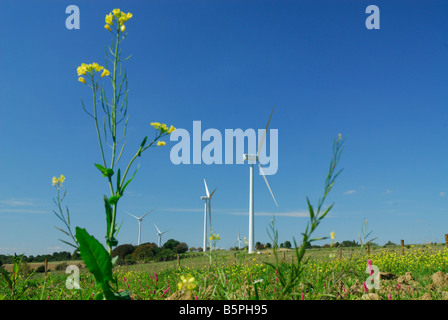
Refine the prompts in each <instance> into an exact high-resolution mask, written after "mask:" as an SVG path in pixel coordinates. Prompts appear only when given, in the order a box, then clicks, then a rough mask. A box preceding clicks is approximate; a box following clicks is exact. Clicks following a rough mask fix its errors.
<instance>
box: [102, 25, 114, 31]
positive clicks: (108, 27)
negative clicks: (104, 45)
mask: <svg viewBox="0 0 448 320" xmlns="http://www.w3.org/2000/svg"><path fill="white" fill-rule="evenodd" d="M104 28H106V29H107V30H109V31H112V29H111V28H110V25H108V24H105V25H104Z"/></svg>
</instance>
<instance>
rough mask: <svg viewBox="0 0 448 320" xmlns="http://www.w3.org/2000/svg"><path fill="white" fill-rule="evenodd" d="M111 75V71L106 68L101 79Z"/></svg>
mask: <svg viewBox="0 0 448 320" xmlns="http://www.w3.org/2000/svg"><path fill="white" fill-rule="evenodd" d="M108 75H110V72H109V70H107V69H106V68H104V70H103V73H102V74H101V78H102V77H105V76H108Z"/></svg>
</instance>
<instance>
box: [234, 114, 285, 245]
mask: <svg viewBox="0 0 448 320" xmlns="http://www.w3.org/2000/svg"><path fill="white" fill-rule="evenodd" d="M274 109H275V107H274V108H273V109H272V112H271V116H270V117H269V120H268V123H267V125H266V129H265V130H264V132H263V136H262V137H261V139H260V141H259V143H258V148H257V154H243V160H247V161H249V162H250V172H249V248H248V253H253V251H254V244H255V240H254V164H255V163H256V164H257V165H258V168H259V169H260V173H261V175H262V176H263V178H264V181H265V182H266V185H267V187H268V189H269V192H270V193H271V196H272V198H273V199H274V202H275V205H276V206H277V207H278V204H277V200H275V197H274V193H272V190H271V186H270V185H269V182H268V179H267V178H266V175H265V173H264V170H263V168H262V167H261V165H260V162H259V155H260V151H261V149H262V148H263V144H264V140H265V138H266V132H267V131H268V128H269V123H270V122H271V118H272V114H273V113H274Z"/></svg>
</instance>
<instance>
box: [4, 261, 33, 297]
mask: <svg viewBox="0 0 448 320" xmlns="http://www.w3.org/2000/svg"><path fill="white" fill-rule="evenodd" d="M22 260H23V255H21V256H17V255H16V254H15V253H14V256H13V257H12V262H13V267H12V272H11V274H10V273H9V272H8V271H6V270H5V269H3V268H2V267H0V279H2V278H3V280H4V281H5V282H6V285H7V287H8V288H9V290H10V295H9V298H10V299H11V300H19V299H20V297H21V296H22V295H23V294H24V293H25V291H27V290H28V289H29V286H28V280H29V279H30V277H31V276H32V275H33V274H34V272H35V270H34V271H33V272H32V273H31V274H29V275H28V276H27V277H26V279H24V280H22V279H21V276H20V269H21V267H22ZM4 299H6V295H0V300H4Z"/></svg>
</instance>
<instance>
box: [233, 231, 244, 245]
mask: <svg viewBox="0 0 448 320" xmlns="http://www.w3.org/2000/svg"><path fill="white" fill-rule="evenodd" d="M237 243H238V249H239V250H241V244H242V243H243V241H241V239H240V232H239V231H238V239H237V240H236V242H235V243H234V244H233V246H235V245H236V244H237Z"/></svg>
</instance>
